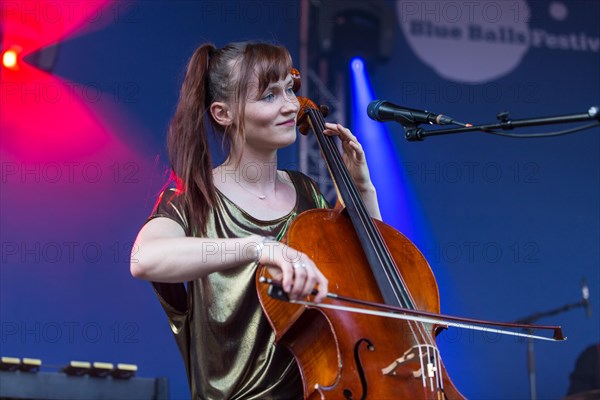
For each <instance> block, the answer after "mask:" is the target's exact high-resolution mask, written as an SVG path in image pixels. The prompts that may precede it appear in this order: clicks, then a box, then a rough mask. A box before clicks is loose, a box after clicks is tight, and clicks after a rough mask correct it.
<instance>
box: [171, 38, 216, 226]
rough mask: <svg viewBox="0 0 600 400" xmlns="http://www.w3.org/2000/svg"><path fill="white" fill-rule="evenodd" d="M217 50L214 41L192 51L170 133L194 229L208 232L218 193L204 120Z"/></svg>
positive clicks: (173, 166) (181, 189)
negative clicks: (212, 66) (210, 68)
mask: <svg viewBox="0 0 600 400" xmlns="http://www.w3.org/2000/svg"><path fill="white" fill-rule="evenodd" d="M214 51H215V47H214V46H213V45H212V44H205V45H202V46H200V47H199V48H198V49H196V51H195V52H194V54H193V55H192V58H191V59H190V61H189V63H188V66H187V70H186V74H185V79H184V82H183V85H182V87H181V94H180V96H179V102H178V104H177V109H176V110H175V115H174V116H173V119H172V120H171V124H170V126H169V131H168V136H167V150H168V154H169V159H170V160H171V169H172V173H173V175H174V176H173V178H174V179H175V181H176V184H177V189H178V192H179V193H180V194H181V196H182V197H181V198H182V204H183V207H184V210H185V211H186V213H188V219H189V221H190V229H191V232H195V233H197V234H200V235H201V234H205V233H206V222H207V219H208V213H209V211H210V209H211V207H212V206H213V205H214V204H215V197H216V193H215V186H214V183H213V179H212V160H211V156H210V148H209V145H208V132H207V121H205V120H206V118H207V115H208V114H209V113H208V107H209V104H207V97H208V93H207V91H208V85H207V74H208V67H209V62H210V56H211V54H212V53H214Z"/></svg>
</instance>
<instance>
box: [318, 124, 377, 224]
mask: <svg viewBox="0 0 600 400" xmlns="http://www.w3.org/2000/svg"><path fill="white" fill-rule="evenodd" d="M323 132H324V133H325V134H327V135H337V136H339V138H340V140H341V141H342V148H343V150H344V154H343V155H342V158H343V160H344V164H345V165H346V168H348V172H350V175H352V179H353V180H354V183H355V184H356V187H357V189H358V190H359V191H360V194H361V197H362V199H363V202H364V203H365V207H366V208H367V211H368V212H369V215H370V216H371V218H376V219H379V220H381V211H380V210H379V202H378V201H377V190H376V189H375V186H374V185H373V182H371V176H370V174H369V167H368V166H367V160H366V158H365V152H364V151H363V148H362V146H361V144H360V143H359V142H358V140H357V139H356V136H354V135H353V134H352V132H351V131H350V129H348V128H346V127H344V126H342V125H340V124H331V123H326V124H325V130H324V131H323Z"/></svg>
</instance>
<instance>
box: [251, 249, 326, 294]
mask: <svg viewBox="0 0 600 400" xmlns="http://www.w3.org/2000/svg"><path fill="white" fill-rule="evenodd" d="M262 243H263V245H262V246H261V248H259V249H258V262H259V264H261V265H264V266H265V267H267V271H269V274H270V275H271V277H272V278H273V279H274V280H278V281H280V282H281V284H282V287H283V290H284V291H285V292H286V293H287V295H288V296H289V298H290V299H291V300H299V299H302V298H305V297H306V296H309V295H310V294H312V292H313V290H315V289H317V294H316V295H315V298H314V301H315V302H316V303H319V302H321V301H322V300H323V299H324V298H325V296H326V295H327V287H328V284H329V282H328V281H327V278H325V275H323V273H322V272H321V271H319V269H318V268H317V266H316V265H315V263H314V262H313V260H311V259H310V257H308V256H307V255H306V254H304V253H302V252H300V251H298V250H295V249H293V248H291V247H289V246H287V245H285V244H283V243H281V242H277V241H275V240H265V241H263V242H262Z"/></svg>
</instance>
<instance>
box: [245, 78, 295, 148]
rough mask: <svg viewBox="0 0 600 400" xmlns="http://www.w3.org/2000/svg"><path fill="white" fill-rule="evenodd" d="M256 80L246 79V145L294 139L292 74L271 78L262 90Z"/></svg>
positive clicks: (281, 144)
mask: <svg viewBox="0 0 600 400" xmlns="http://www.w3.org/2000/svg"><path fill="white" fill-rule="evenodd" d="M257 89H258V83H257V81H256V80H255V81H253V82H251V83H250V87H249V90H248V99H247V101H246V107H245V120H244V130H245V136H246V146H252V147H255V148H257V149H278V148H281V147H285V146H289V145H290V144H292V143H294V141H295V140H296V118H297V114H298V110H299V104H298V99H297V98H296V95H295V94H294V92H293V90H292V77H291V75H288V76H287V77H286V78H285V79H282V80H279V81H277V82H272V83H271V84H269V86H268V87H267V88H266V90H265V91H264V92H262V93H258V90H257Z"/></svg>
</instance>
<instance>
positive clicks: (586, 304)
mask: <svg viewBox="0 0 600 400" xmlns="http://www.w3.org/2000/svg"><path fill="white" fill-rule="evenodd" d="M581 298H582V300H581V304H582V305H583V308H584V309H585V316H586V318H591V317H592V307H591V305H590V289H589V288H588V285H587V282H586V280H585V278H583V279H582V280H581Z"/></svg>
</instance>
